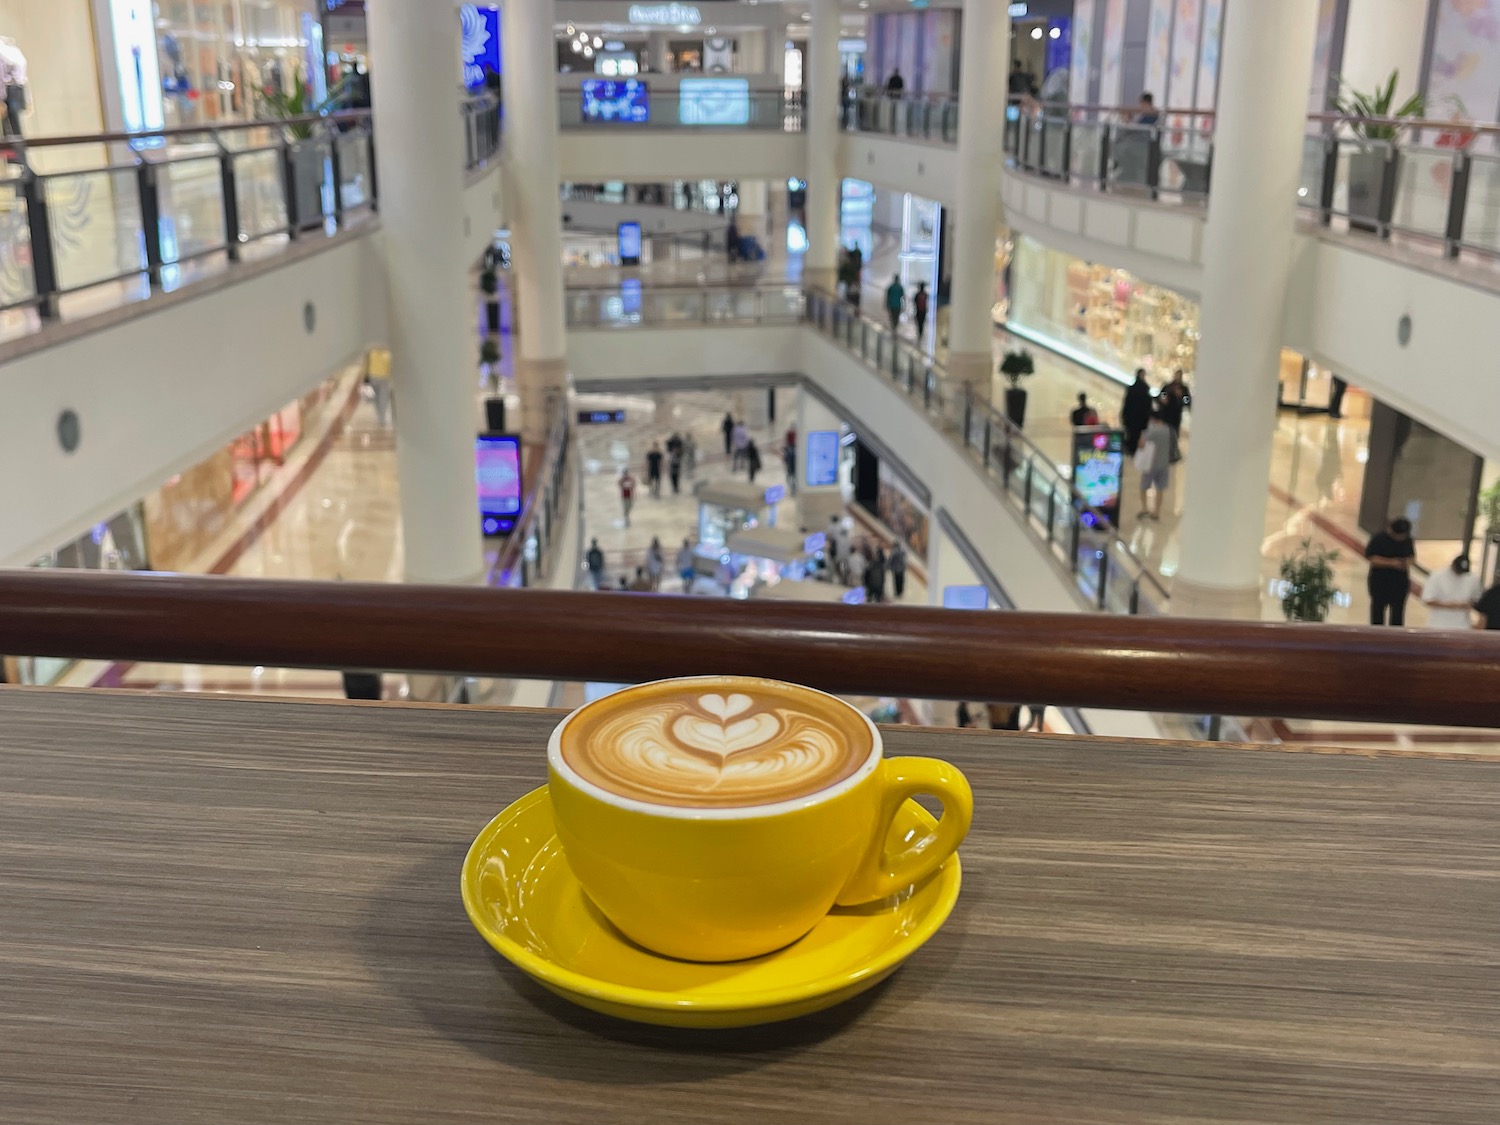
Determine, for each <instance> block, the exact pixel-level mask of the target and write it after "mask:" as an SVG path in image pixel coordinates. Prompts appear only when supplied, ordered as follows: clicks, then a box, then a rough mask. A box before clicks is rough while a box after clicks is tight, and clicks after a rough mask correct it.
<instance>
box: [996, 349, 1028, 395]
mask: <svg viewBox="0 0 1500 1125" xmlns="http://www.w3.org/2000/svg"><path fill="white" fill-rule="evenodd" d="M1000 374H1002V375H1004V376H1005V377H1006V378H1007V379H1009V380H1010V385H1011V386H1012V387H1016V388H1019V387H1020V386H1021V380H1022V379H1024V378H1026V377H1027V376H1028V375H1035V374H1036V363H1035V362H1034V361H1033V360H1032V358H1031V353H1030V352H1028V351H1027V350H1026V349H1025V348H1017V349H1016V350H1015V351H1011V352H1006V353H1005V358H1004V359H1002V360H1001V361H1000Z"/></svg>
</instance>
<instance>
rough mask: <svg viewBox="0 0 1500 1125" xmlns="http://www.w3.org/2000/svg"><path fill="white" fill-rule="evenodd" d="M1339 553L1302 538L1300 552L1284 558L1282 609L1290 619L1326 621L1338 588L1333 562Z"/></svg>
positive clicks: (1297, 551) (1282, 561) (1282, 569)
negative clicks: (1284, 588) (1334, 579)
mask: <svg viewBox="0 0 1500 1125" xmlns="http://www.w3.org/2000/svg"><path fill="white" fill-rule="evenodd" d="M1338 557H1339V553H1338V552H1337V551H1330V550H1328V549H1327V548H1326V547H1319V546H1316V545H1315V544H1314V543H1313V541H1312V540H1311V539H1304V540H1302V543H1301V545H1300V546H1299V547H1298V548H1297V550H1296V553H1295V554H1292V555H1288V556H1287V557H1286V558H1284V559H1282V560H1281V580H1282V581H1283V582H1284V583H1286V590H1285V592H1284V593H1283V594H1282V595H1281V612H1282V613H1284V614H1285V615H1286V619H1287V620H1288V621H1326V620H1328V607H1329V606H1330V605H1332V604H1333V599H1334V596H1335V595H1336V594H1337V593H1338V587H1336V586H1335V585H1334V584H1333V577H1334V576H1333V564H1334V563H1335V562H1336V561H1337V560H1338Z"/></svg>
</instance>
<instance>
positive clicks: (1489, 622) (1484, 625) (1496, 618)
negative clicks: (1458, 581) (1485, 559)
mask: <svg viewBox="0 0 1500 1125" xmlns="http://www.w3.org/2000/svg"><path fill="white" fill-rule="evenodd" d="M1474 612H1475V613H1477V614H1479V624H1477V625H1475V626H1474V628H1476V629H1500V578H1497V579H1496V580H1495V584H1494V585H1493V586H1491V587H1490V588H1489V589H1488V590H1486V591H1485V592H1484V593H1483V594H1481V595H1480V597H1479V600H1478V601H1477V602H1475V603H1474Z"/></svg>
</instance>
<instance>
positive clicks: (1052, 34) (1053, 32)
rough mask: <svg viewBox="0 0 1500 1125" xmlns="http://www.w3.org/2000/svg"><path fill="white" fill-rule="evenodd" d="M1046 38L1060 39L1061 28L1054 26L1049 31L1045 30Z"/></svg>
mask: <svg viewBox="0 0 1500 1125" xmlns="http://www.w3.org/2000/svg"><path fill="white" fill-rule="evenodd" d="M1047 38H1048V39H1061V38H1062V28H1060V27H1054V28H1053V29H1052V30H1051V31H1049V32H1047Z"/></svg>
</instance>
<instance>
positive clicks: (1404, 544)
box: [1365, 519, 1417, 625]
mask: <svg viewBox="0 0 1500 1125" xmlns="http://www.w3.org/2000/svg"><path fill="white" fill-rule="evenodd" d="M1416 555H1417V549H1416V545H1415V544H1414V543H1412V539H1411V520H1406V519H1394V520H1392V521H1391V524H1390V527H1388V528H1387V529H1386V530H1385V531H1381V532H1377V533H1376V534H1375V535H1374V536H1373V537H1372V538H1371V539H1370V542H1369V544H1368V545H1367V546H1366V547H1365V558H1367V559H1369V560H1370V573H1369V576H1368V577H1367V578H1366V579H1365V588H1366V589H1367V590H1368V591H1369V592H1370V624H1371V625H1387V624H1389V625H1405V624H1406V599H1407V596H1408V595H1409V594H1410V593H1411V560H1412V559H1414V558H1416Z"/></svg>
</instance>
